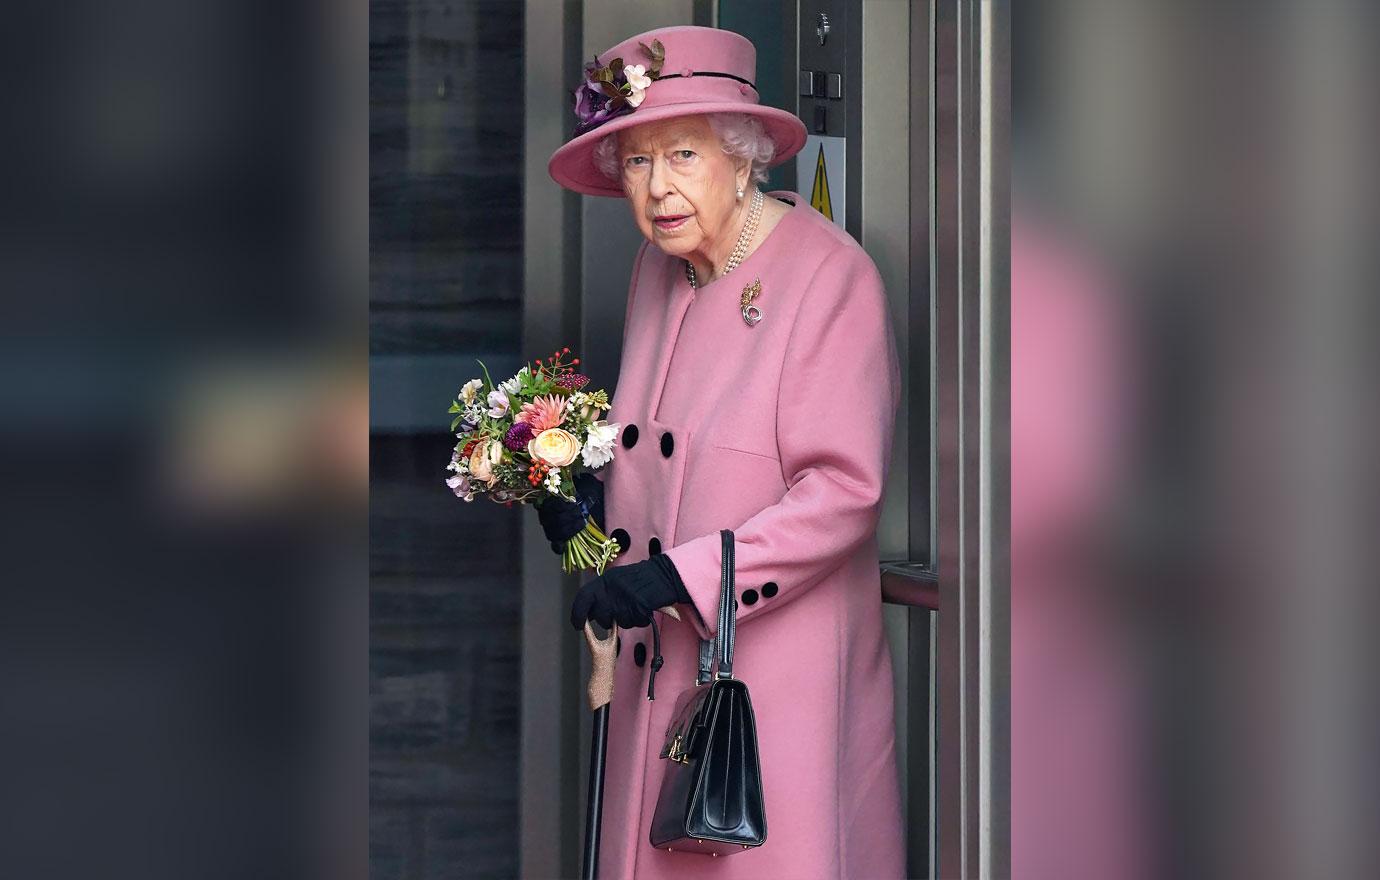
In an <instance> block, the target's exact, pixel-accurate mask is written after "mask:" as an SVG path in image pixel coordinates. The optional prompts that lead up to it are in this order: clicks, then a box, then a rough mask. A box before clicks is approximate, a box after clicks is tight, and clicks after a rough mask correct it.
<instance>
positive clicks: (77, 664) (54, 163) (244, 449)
mask: <svg viewBox="0 0 1380 880" xmlns="http://www.w3.org/2000/svg"><path fill="white" fill-rule="evenodd" d="M366 30H367V19H366V16H365V7H364V6H363V4H345V5H340V4H337V5H333V6H330V7H329V8H328V7H327V6H326V5H324V4H320V3H316V2H271V3H270V2H261V0H250V2H235V3H231V2H201V0H188V2H173V0H153V2H144V3H137V4H97V3H88V2H76V3H64V4H51V3H36V2H31V0H21V2H19V3H16V4H9V5H7V7H6V20H5V26H4V27H3V28H0V58H3V61H0V69H3V70H4V76H0V94H3V101H4V106H5V108H6V121H7V125H6V137H5V139H4V144H3V146H0V192H3V193H4V195H3V197H0V289H3V290H4V294H5V295H4V297H3V299H2V301H0V498H3V504H4V507H5V509H4V513H3V520H4V523H5V528H4V529H3V530H0V551H3V556H0V558H3V559H4V569H5V570H4V574H3V576H0V584H3V602H4V605H3V608H2V609H0V776H3V779H4V783H3V785H0V874H2V875H4V876H14V877H23V876H43V877H92V876H110V877H117V878H120V877H139V878H165V877H166V878H173V877H176V878H185V877H205V878H219V877H225V878H231V877H248V876H253V877H265V878H271V877H288V876H292V877H300V876H311V877H317V876H330V877H333V878H336V877H351V876H363V869H364V867H365V859H366V855H367V854H366V853H365V850H364V846H363V843H362V842H361V843H360V844H358V845H357V844H355V843H353V841H356V840H359V841H362V840H363V839H364V837H365V830H366V818H365V817H366V809H367V771H366V769H365V763H366V761H367V732H366V728H365V724H364V719H365V717H366V716H365V710H364V703H365V694H366V690H365V688H366V687H367V684H366V683H367V662H366V655H365V645H366V643H367V635H368V634H367V628H366V621H367V581H366V568H365V566H366V564H367V558H366V556H365V553H364V544H365V541H366V540H367V521H366V519H365V508H366V504H365V502H366V496H365V493H366V488H367V486H366V484H367V453H366V452H365V451H364V450H365V448H366V442H367V386H366V382H367V371H366V369H365V365H366V356H367V350H366V348H365V345H364V342H365V334H366V332H367V330H366V321H367V311H366V298H365V295H364V292H365V291H366V289H367V286H366V285H367V271H366V269H367V267H366V266H365V265H364V264H363V261H362V260H361V261H360V262H359V265H358V266H352V265H351V260H352V259H353V257H352V255H354V254H363V253H364V252H365V250H366V247H367V233H366V230H367V225H366V224H367V219H368V218H367V211H366V210H365V208H366V206H367V202H366V201H365V192H366V190H365V187H366V186H367V169H366V165H365V160H366V157H367V153H366V150H367V90H366V89H365V87H364V85H365V83H366V82H367V62H366V55H365V51H366V45H367V41H366V36H365V34H366ZM352 194H358V196H359V197H358V199H354V198H353V196H352ZM352 719H358V723H352Z"/></svg>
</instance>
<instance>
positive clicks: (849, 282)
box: [541, 27, 905, 880]
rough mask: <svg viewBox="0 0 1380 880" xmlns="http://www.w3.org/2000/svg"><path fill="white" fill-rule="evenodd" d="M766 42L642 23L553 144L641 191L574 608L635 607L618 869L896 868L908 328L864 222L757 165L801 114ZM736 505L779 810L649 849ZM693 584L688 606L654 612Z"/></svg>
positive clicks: (618, 782)
mask: <svg viewBox="0 0 1380 880" xmlns="http://www.w3.org/2000/svg"><path fill="white" fill-rule="evenodd" d="M611 62H612V63H611ZM755 63H756V53H755V51H754V49H753V47H752V44H751V43H750V42H748V41H747V40H746V39H744V38H742V37H740V36H738V35H736V34H733V33H730V32H727V31H719V30H715V29H710V28H698V27H674V28H665V29H661V30H656V31H651V32H649V33H645V34H640V35H638V36H636V37H633V38H630V39H628V40H626V41H624V42H623V43H620V44H619V45H617V46H615V47H613V48H612V49H610V50H609V51H607V52H604V53H603V54H601V55H600V56H598V59H596V62H595V63H594V64H591V65H589V67H588V68H587V69H586V82H585V84H584V85H582V86H581V88H580V90H579V91H578V92H577V101H576V112H577V115H578V116H579V126H578V127H577V129H576V136H575V137H574V138H573V139H572V140H571V141H570V142H569V143H567V144H565V145H564V146H563V147H562V148H561V149H560V150H558V151H557V152H556V154H555V155H554V156H553V157H552V159H551V163H550V172H551V175H552V177H553V178H554V179H555V180H556V181H557V182H558V183H560V184H561V185H563V186H565V187H568V188H570V189H573V190H575V191H577V192H580V193H584V194H588V195H599V196H621V197H623V198H625V199H627V204H628V208H629V209H630V210H631V212H632V217H633V221H634V222H635V223H636V224H637V227H638V228H639V229H640V230H641V231H642V234H643V235H644V236H645V237H646V239H647V241H646V242H644V243H643V244H642V246H641V247H640V249H639V250H638V253H637V257H636V259H635V261H634V264H633V271H632V279H631V283H630V286H629V292H628V303H627V313H626V314H627V317H626V324H625V329H624V347H623V359H622V365H621V369H620V372H619V377H618V383H617V385H616V386H615V392H614V396H613V401H612V409H611V412H610V415H609V419H610V420H611V421H614V422H617V423H618V424H619V425H621V436H620V441H621V444H622V449H620V450H619V452H618V454H617V455H616V456H615V458H614V460H613V462H612V463H611V464H609V465H608V466H607V467H606V468H605V469H604V470H603V471H602V472H601V473H602V474H604V480H603V481H602V482H601V481H600V480H598V479H596V478H594V477H592V476H591V477H587V478H585V479H583V480H582V481H581V486H580V493H579V494H580V495H581V501H583V502H585V503H586V505H587V506H592V507H593V510H594V515H595V517H596V518H597V519H599V520H601V524H603V525H604V526H605V527H606V529H609V530H610V531H609V534H610V535H612V536H613V537H614V538H616V539H617V541H618V542H619V544H620V545H621V548H622V552H621V553H620V555H619V556H618V558H617V559H616V560H615V561H614V562H613V563H612V564H611V565H610V566H609V567H608V568H607V569H606V571H605V573H604V574H603V575H602V576H600V577H596V578H594V579H592V580H590V581H589V582H588V583H586V584H585V585H584V586H583V587H582V588H581V589H580V591H579V593H578V594H577V596H576V598H575V601H574V605H573V607H572V611H571V615H572V616H571V622H572V624H573V625H575V626H577V627H580V626H582V625H583V624H584V622H585V621H586V620H587V619H591V618H592V619H594V620H595V621H597V622H599V623H601V624H603V625H604V626H609V625H610V624H612V623H616V624H618V626H620V627H623V628H628V629H629V630H630V631H629V632H626V633H624V634H623V635H622V636H621V637H620V649H619V654H618V659H617V661H616V671H615V679H614V696H613V703H612V704H611V709H610V722H609V723H610V729H609V741H610V742H611V743H612V748H610V750H609V756H608V762H607V765H606V777H605V778H606V793H605V796H604V813H603V829H604V830H603V844H602V847H601V853H600V858H601V862H600V869H601V872H600V876H601V877H603V878H633V877H636V878H639V880H647V878H656V877H690V876H711V875H712V876H714V877H718V878H739V877H742V878H754V880H756V878H778V877H790V878H802V877H850V878H887V877H901V876H903V875H904V862H905V859H904V845H903V833H902V822H901V813H900V798H899V784H898V773H897V766H896V758H895V742H894V736H893V706H892V676H891V661H890V656H889V654H888V652H887V646H886V640H885V636H884V633H883V629H882V609H881V592H880V584H879V565H878V553H877V542H876V526H877V521H878V518H879V515H880V512H881V506H882V497H883V493H884V489H885V486H886V476H887V466H888V462H889V460H890V454H891V444H892V434H893V428H894V421H895V413H896V406H897V403H898V401H899V398H900V372H899V368H898V361H897V356H896V344H895V340H894V337H893V333H892V330H891V322H890V318H889V308H888V303H887V298H886V294H885V291H884V290H883V287H882V283H881V280H880V278H879V276H878V273H877V270H876V267H875V266H874V264H873V262H872V260H871V259H870V258H869V257H868V256H867V254H866V253H865V252H864V251H863V250H862V248H861V247H859V245H858V244H857V242H855V241H854V240H853V239H852V238H850V237H849V236H848V235H847V234H846V233H844V232H843V231H842V230H840V229H839V228H837V227H836V226H835V225H834V224H832V223H831V222H829V221H828V220H827V219H825V218H824V217H823V216H822V215H821V214H820V213H819V212H817V211H815V210H814V209H813V208H811V207H810V206H809V205H808V204H806V203H805V202H804V201H803V200H801V199H800V198H799V197H798V196H796V195H795V194H794V193H790V192H772V193H769V194H766V195H764V194H763V193H762V192H761V191H760V190H759V189H758V188H757V184H758V183H760V182H762V181H763V180H765V171H766V169H768V168H770V167H772V166H774V165H777V164H779V163H781V162H784V161H785V160H787V159H789V158H790V157H791V156H793V155H794V154H795V153H797V152H798V151H799V150H800V149H801V147H802V146H803V144H804V141H805V130H804V127H803V126H802V125H801V123H800V122H799V120H797V119H796V117H795V116H794V115H793V114H790V113H787V112H785V111H782V110H778V109H775V108H771V107H763V106H761V105H760V104H758V103H757V93H756V90H755V88H754V87H753V85H752V83H753V78H754V75H755ZM605 86H607V88H606V87H605ZM729 275H732V276H733V278H732V279H730V278H728V277H727V276H729ZM541 518H542V524H543V526H544V527H545V529H546V533H547V536H548V537H549V538H550V539H551V540H552V541H554V542H559V541H561V540H564V539H565V538H568V537H569V536H570V535H572V534H574V533H575V532H576V531H577V530H578V529H579V527H580V526H581V524H582V518H581V515H580V508H579V507H578V506H576V505H575V504H573V503H569V502H566V503H565V504H564V506H561V505H544V506H543V509H542V514H541ZM724 528H729V529H733V530H734V532H735V539H736V542H737V543H736V549H735V553H736V570H737V578H736V590H737V596H736V599H737V602H738V606H737V618H738V630H737V639H736V647H735V660H734V672H735V675H737V676H738V677H740V678H742V679H743V680H744V681H745V682H747V684H748V686H749V687H750V689H751V694H752V700H753V706H754V709H755V712H756V720H757V733H758V744H759V749H760V752H761V761H762V777H763V786H764V799H765V805H766V813H767V817H768V828H769V833H768V836H767V840H766V843H765V844H763V845H762V846H761V847H757V848H753V849H751V850H744V851H742V852H741V853H735V854H734V855H733V857H732V858H720V859H716V860H714V861H713V862H712V863H711V861H710V860H709V858H707V857H706V856H704V855H701V854H694V853H684V852H676V851H670V852H668V851H667V850H666V849H657V848H654V847H653V846H652V845H651V843H650V842H649V830H650V822H651V818H652V814H653V810H654V809H655V806H656V801H657V795H658V792H659V788H660V784H661V779H662V775H663V772H664V766H665V762H664V760H663V759H661V758H660V757H659V754H660V752H659V749H660V746H661V744H662V736H663V734H664V732H665V730H666V727H667V724H668V720H669V718H668V716H669V714H670V713H671V711H672V708H673V706H672V704H673V702H674V699H673V698H674V697H675V696H676V694H677V693H678V692H679V691H681V690H682V689H683V688H686V687H689V686H691V685H693V684H694V681H695V672H696V661H697V650H698V644H699V640H700V639H702V638H705V639H707V638H712V636H713V634H714V631H715V629H716V619H715V618H716V611H717V605H718V599H719V586H720V561H721V560H720V555H721V546H720V535H719V530H720V529H724ZM553 546H559V544H558V543H557V544H555V545H553ZM677 603H679V605H680V607H679V608H678V609H677V610H678V612H679V619H678V620H677V619H675V618H673V617H671V616H669V615H666V614H665V612H663V611H660V610H657V609H660V608H663V607H665V606H669V605H676V604H677ZM653 618H655V619H656V622H657V625H658V628H659V629H660V633H661V638H660V655H659V656H660V657H662V658H664V666H662V668H661V671H660V673H659V678H660V683H661V690H660V691H659V693H661V694H663V695H664V696H668V697H671V698H672V699H653V700H648V699H643V696H642V695H643V693H644V692H647V695H648V696H649V697H650V696H652V693H651V685H652V682H651V681H650V676H652V675H653V674H655V670H654V667H655V666H656V665H657V664H655V663H649V662H648V648H649V647H650V646H649V644H648V642H649V641H650V640H649V639H645V638H637V637H634V635H635V634H638V635H640V633H642V632H647V631H646V630H639V629H638V628H639V627H646V626H647V625H648V624H649V623H651V622H652V621H653ZM630 642H631V644H630ZM711 868H712V871H711V870H710V869H711ZM707 871H708V872H710V873H704V872H707Z"/></svg>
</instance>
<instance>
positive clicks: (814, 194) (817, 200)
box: [810, 144, 834, 220]
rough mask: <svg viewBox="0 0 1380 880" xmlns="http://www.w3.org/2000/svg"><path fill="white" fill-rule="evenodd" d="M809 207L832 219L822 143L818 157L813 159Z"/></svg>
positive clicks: (832, 210) (827, 173)
mask: <svg viewBox="0 0 1380 880" xmlns="http://www.w3.org/2000/svg"><path fill="white" fill-rule="evenodd" d="M810 207H812V208H814V209H815V210H816V211H818V212H819V213H821V214H823V215H824V216H825V217H828V218H829V219H830V220H833V219H834V209H833V207H832V206H831V205H830V204H829V168H828V166H826V165H825V164H824V144H820V145H819V158H817V159H816V160H815V182H814V185H813V186H811V187H810Z"/></svg>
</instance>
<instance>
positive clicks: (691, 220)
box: [618, 116, 751, 259]
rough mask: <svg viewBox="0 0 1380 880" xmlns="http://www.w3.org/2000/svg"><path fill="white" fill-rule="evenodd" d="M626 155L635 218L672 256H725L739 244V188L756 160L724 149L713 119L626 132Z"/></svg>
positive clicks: (621, 150) (622, 139) (622, 143)
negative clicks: (744, 157) (732, 153)
mask: <svg viewBox="0 0 1380 880" xmlns="http://www.w3.org/2000/svg"><path fill="white" fill-rule="evenodd" d="M618 156H619V161H620V166H621V168H622V175H623V191H624V193H626V194H627V197H628V203H629V206H630V207H631V208H632V214H633V219H634V220H636V221H637V226H638V228H639V229H641V230H642V234H643V235H645V236H646V237H647V238H649V239H651V241H652V242H653V243H654V244H656V245H657V246H658V247H660V248H661V249H662V251H664V252H665V253H668V254H672V255H675V256H682V257H687V258H688V257H689V256H690V255H691V254H713V255H714V256H715V257H716V258H720V259H721V258H722V257H723V256H724V255H725V254H726V252H727V250H731V249H732V247H733V243H734V242H735V241H736V240H737V236H738V227H739V225H740V224H737V223H735V222H734V218H735V216H736V215H737V213H738V211H739V208H740V206H741V205H742V204H743V203H742V202H739V200H738V197H737V192H736V190H737V189H738V187H742V188H743V189H744V190H746V189H747V188H748V178H749V174H750V170H751V169H750V166H749V163H748V162H747V161H746V160H744V159H738V158H735V157H732V156H729V155H728V154H727V153H725V152H724V151H723V147H722V146H721V145H720V143H719V139H718V137H717V136H716V135H715V134H714V129H713V128H712V127H710V125H709V120H708V119H706V118H705V117H703V116H684V117H680V118H677V119H666V120H662V121H658V122H648V123H644V124H642V125H638V126H634V127H632V128H629V129H625V130H624V131H621V132H619V133H618Z"/></svg>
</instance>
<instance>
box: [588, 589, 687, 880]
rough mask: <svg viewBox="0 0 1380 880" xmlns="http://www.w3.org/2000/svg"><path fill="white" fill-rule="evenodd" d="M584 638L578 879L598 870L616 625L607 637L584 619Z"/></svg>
mask: <svg viewBox="0 0 1380 880" xmlns="http://www.w3.org/2000/svg"><path fill="white" fill-rule="evenodd" d="M661 610H662V611H663V612H665V613H666V614H667V615H668V616H670V617H673V618H675V619H676V620H680V613H679V612H678V611H676V609H675V608H674V607H672V606H670V605H667V606H666V607H665V608H662V609H661ZM585 642H586V643H588V644H589V656H590V660H591V661H592V662H593V664H594V668H593V669H592V670H591V671H590V673H589V685H588V687H587V689H586V692H587V694H588V696H589V708H590V709H592V710H594V734H593V736H591V737H590V738H589V795H588V797H587V799H586V801H585V861H584V867H583V868H582V869H581V871H580V877H581V878H582V880H595V878H596V877H597V876H598V874H599V833H600V831H601V830H602V829H601V827H600V826H601V824H602V821H601V820H602V819H603V814H604V759H605V757H606V756H607V755H608V751H609V702H610V701H611V700H612V699H613V663H614V657H615V656H616V652H617V650H618V625H617V624H614V626H613V628H612V629H610V630H609V634H608V638H604V639H601V638H599V637H598V636H597V635H595V634H594V626H593V624H591V623H590V622H589V621H588V620H586V621H585Z"/></svg>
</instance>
